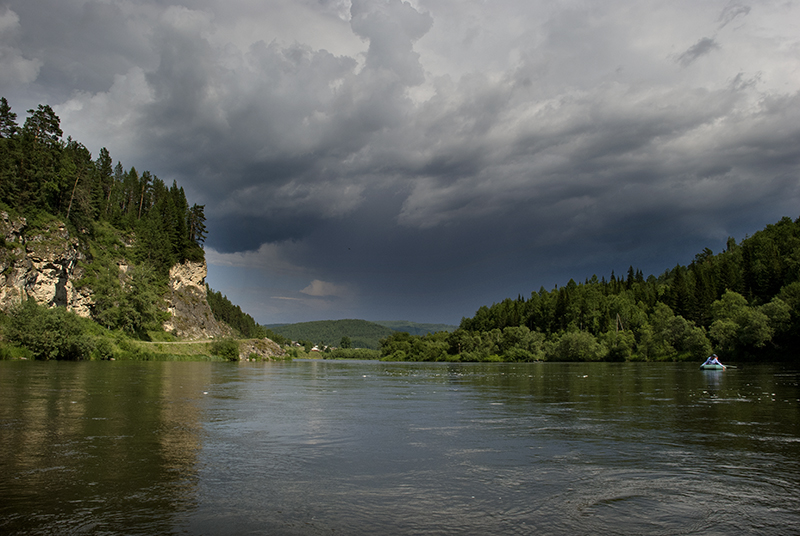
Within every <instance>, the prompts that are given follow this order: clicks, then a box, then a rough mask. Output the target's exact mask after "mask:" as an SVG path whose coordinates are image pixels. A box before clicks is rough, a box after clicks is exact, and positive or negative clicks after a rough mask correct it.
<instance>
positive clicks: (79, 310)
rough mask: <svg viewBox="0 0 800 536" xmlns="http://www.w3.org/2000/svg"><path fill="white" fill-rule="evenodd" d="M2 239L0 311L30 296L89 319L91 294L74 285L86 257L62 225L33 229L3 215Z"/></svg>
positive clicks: (0, 247) (53, 224)
mask: <svg viewBox="0 0 800 536" xmlns="http://www.w3.org/2000/svg"><path fill="white" fill-rule="evenodd" d="M0 240H2V244H0V309H2V310H4V311H8V310H9V309H10V308H11V307H13V306H14V305H16V304H18V303H20V302H21V301H23V300H26V299H28V298H29V297H30V298H33V299H35V300H36V301H37V302H38V303H40V304H42V305H46V306H48V307H55V306H61V307H66V308H67V309H68V310H70V311H73V312H75V313H76V314H78V315H80V316H83V317H88V316H89V313H90V307H91V305H92V298H91V295H90V294H89V293H88V291H87V290H85V289H78V288H76V287H75V285H74V281H75V280H77V279H79V278H80V276H81V275H82V274H81V272H80V269H79V267H78V262H79V261H81V260H82V259H83V254H82V253H81V251H80V250H79V248H78V241H77V240H75V239H71V238H70V236H69V232H68V231H67V229H66V227H65V226H64V225H63V224H61V223H58V222H52V223H50V224H49V225H48V226H47V227H45V228H43V229H37V230H31V229H29V227H28V222H27V221H26V220H25V218H11V217H9V215H8V213H6V212H0Z"/></svg>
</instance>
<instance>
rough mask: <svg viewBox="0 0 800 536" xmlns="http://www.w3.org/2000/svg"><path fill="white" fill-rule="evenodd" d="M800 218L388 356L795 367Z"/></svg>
mask: <svg viewBox="0 0 800 536" xmlns="http://www.w3.org/2000/svg"><path fill="white" fill-rule="evenodd" d="M798 343H800V218H799V219H797V220H794V221H793V220H792V219H790V218H788V217H785V218H783V219H781V220H780V221H778V222H777V223H775V224H771V225H768V226H766V228H765V229H763V230H761V231H758V232H756V233H755V234H754V235H753V236H751V237H746V238H745V239H743V240H742V241H741V242H740V243H737V242H736V241H735V240H734V239H733V238H729V239H728V241H727V245H726V248H725V250H724V251H722V252H720V253H718V254H714V253H713V251H711V250H710V249H708V248H706V249H705V250H704V251H702V252H701V253H699V254H697V255H696V256H695V258H694V260H693V261H692V262H691V263H690V264H689V265H688V266H682V265H677V266H675V267H674V268H672V269H671V270H667V271H665V272H664V273H663V274H661V275H660V276H658V277H656V276H653V275H650V276H648V277H647V278H645V277H644V274H643V273H642V271H641V270H635V269H634V268H633V267H630V268H629V269H628V272H627V274H626V276H625V277H617V276H616V275H615V274H614V273H613V272H612V273H611V276H610V278H609V279H608V280H606V279H605V277H603V278H601V279H598V278H597V276H596V275H595V276H592V277H591V278H587V279H586V280H585V281H584V282H582V283H576V282H575V281H574V280H570V281H569V282H568V283H567V284H566V285H565V286H563V287H555V288H554V289H552V290H549V291H548V290H545V289H544V287H541V288H540V289H539V291H538V292H532V293H531V295H530V297H529V298H527V299H526V298H524V297H522V296H518V297H517V298H516V299H511V298H509V299H505V300H503V301H502V302H500V303H495V304H493V305H491V306H483V307H480V308H479V309H478V311H476V313H475V315H474V316H473V317H471V318H463V319H462V320H461V323H460V325H459V328H458V329H457V330H456V331H454V332H452V333H436V334H430V335H427V336H424V337H414V336H411V335H408V334H403V333H396V334H394V335H392V336H390V337H387V338H385V339H383V340H382V341H381V356H382V358H384V359H397V360H409V359H412V360H465V361H491V360H498V361H533V360H558V361H597V360H605V361H657V360H686V359H702V358H704V357H705V356H707V355H708V354H710V353H711V352H712V351H713V352H717V353H718V354H719V355H720V356H722V357H723V359H729V360H734V361H747V360H766V359H778V360H797V359H798V358H797V357H796V353H795V352H794V349H795V348H796V347H797V344H798Z"/></svg>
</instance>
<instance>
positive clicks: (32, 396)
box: [0, 361, 800, 536]
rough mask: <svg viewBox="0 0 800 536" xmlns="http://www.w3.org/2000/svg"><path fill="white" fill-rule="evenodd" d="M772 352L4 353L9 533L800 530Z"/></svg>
mask: <svg viewBox="0 0 800 536" xmlns="http://www.w3.org/2000/svg"><path fill="white" fill-rule="evenodd" d="M798 383H800V374H799V373H798V370H797V369H796V368H787V367H784V366H780V365H752V366H744V367H742V368H739V369H736V370H726V371H700V370H698V367H697V365H696V364H660V363H659V364H656V363H641V364H630V363H629V364H610V363H592V364H566V363H531V364H440V363H382V362H358V361H350V362H347V361H294V362H288V363H240V364H236V363H186V362H167V363H153V362H146V363H140V362H119V361H117V362H84V363H64V362H60V363H56V362H45V363H42V362H0V533H4V534H31V535H34V534H36V535H38V534H48V535H49V534H148V535H150V534H175V535H178V534H188V535H207V536H215V535H223V534H259V535H261V534H271V535H284V534H286V535H295V534H296V535H309V534H310V535H315V534H347V535H362V534H364V535H366V534H382V535H387V534H414V535H428V534H437V535H441V534H536V535H548V534H554V535H555V534H587V535H588V534H656V535H657V534H663V535H682V534H686V535H688V534H692V535H715V534H719V535H723V534H724V535H727V534H757V535H758V534H775V535H778V534H797V533H800V387H798Z"/></svg>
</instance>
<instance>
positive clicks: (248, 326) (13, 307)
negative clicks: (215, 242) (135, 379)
mask: <svg viewBox="0 0 800 536" xmlns="http://www.w3.org/2000/svg"><path fill="white" fill-rule="evenodd" d="M63 136H64V133H63V131H62V130H61V121H60V119H59V118H58V116H57V115H56V114H55V113H54V111H53V109H52V108H51V107H50V106H47V105H39V106H38V107H37V108H36V109H35V110H28V117H27V118H26V119H25V121H24V123H23V124H22V126H20V124H19V123H18V122H17V114H16V113H15V112H13V111H12V109H11V106H10V105H9V103H8V102H7V100H6V99H5V98H0V227H2V232H0V272H2V276H3V277H2V278H1V279H0V298H1V299H0V308H1V309H2V310H3V313H4V314H0V354H2V355H0V358H2V357H4V356H8V355H20V356H24V355H30V356H33V357H36V358H41V359H86V358H109V357H111V356H119V355H122V354H125V353H126V352H127V353H130V352H129V351H128V350H129V348H130V345H129V344H128V343H127V342H126V341H128V340H129V339H128V338H130V339H145V340H148V339H150V338H151V337H158V338H159V340H163V339H164V338H169V337H170V336H171V335H170V334H166V333H165V332H164V322H165V321H167V320H169V319H170V315H169V313H168V312H167V310H168V308H169V307H173V309H174V306H175V304H176V303H177V302H178V301H180V300H183V301H180V303H181V304H182V307H184V308H186V307H188V308H190V309H191V308H194V309H195V310H196V311H199V310H200V309H202V307H204V306H205V305H206V303H205V302H206V301H207V300H206V296H205V295H204V294H205V293H203V292H202V290H201V291H200V295H199V296H197V297H196V299H195V298H194V297H193V298H192V300H189V302H186V301H185V300H184V298H186V296H188V294H187V292H189V291H188V290H185V289H184V290H181V291H180V292H173V291H171V290H170V287H169V281H170V269H171V268H173V267H174V266H175V265H177V264H179V263H184V262H186V261H191V262H190V263H187V266H188V265H189V264H196V265H197V266H198V268H197V270H195V272H196V273H199V274H200V275H201V277H202V276H203V274H204V270H205V266H204V262H205V259H204V252H203V248H202V243H203V241H204V240H205V236H206V226H205V215H204V207H203V206H202V205H197V204H194V205H192V206H190V205H189V203H188V201H187V198H186V195H185V193H184V190H183V188H181V187H179V186H178V185H177V184H176V183H175V182H173V183H172V184H171V185H168V184H166V183H164V181H162V180H161V179H159V178H158V177H157V176H156V175H154V174H152V173H150V172H149V171H143V172H139V171H137V169H136V168H134V167H131V168H127V169H126V168H124V167H123V166H122V164H121V163H120V162H117V163H116V164H114V161H113V160H112V158H111V155H110V154H109V151H108V150H106V149H105V148H102V149H100V151H99V154H98V155H97V157H96V158H95V157H93V156H92V154H91V153H90V152H89V150H88V149H87V148H86V147H85V146H84V145H82V144H81V143H80V142H78V141H76V140H73V139H72V138H71V137H67V139H66V140H65V139H63ZM195 272H192V273H195ZM187 273H188V272H187ZM184 283H186V282H185V281H184ZM208 294H211V295H212V298H220V299H217V300H212V301H214V305H215V306H216V307H215V308H214V310H213V311H212V312H213V313H214V315H215V316H217V314H218V313H219V316H224V317H225V319H224V320H223V321H226V320H227V321H231V323H233V324H234V325H233V328H234V330H235V331H237V332H238V334H239V335H242V336H245V337H248V336H252V337H257V336H260V335H263V333H264V330H259V329H258V328H259V326H257V325H255V324H254V322H253V321H252V318H250V317H249V315H246V314H245V313H243V312H242V311H241V310H240V309H238V307H233V306H232V305H231V304H230V302H227V300H226V299H221V298H222V297H220V296H217V295H216V294H215V293H213V291H211V290H210V289H209V290H208ZM26 298H27V301H26ZM21 301H22V303H23V304H24V307H20V302H21ZM201 302H202V303H201ZM54 306H59V307H54ZM67 309H68V311H67ZM196 311H195V312H196ZM73 313H74V314H73ZM187 314H188V315H189V316H188V317H186V318H193V317H192V316H191V314H192V311H188V313H187ZM198 314H200V316H202V317H203V318H206V317H205V316H204V315H205V313H204V312H203V311H201V312H200V313H198ZM80 317H82V318H80ZM87 317H88V318H87ZM175 318H178V317H176V316H175V313H173V317H172V320H174V319H175ZM186 318H183V317H180V318H179V321H180V322H182V324H181V326H182V327H187V326H184V325H183V324H185V323H186V322H190V320H186ZM90 320H93V321H94V324H93V323H92V322H91V321H90ZM200 329H201V330H202V331H203V332H204V333H205V332H214V333H215V334H217V332H219V333H224V332H227V330H226V328H223V327H222V326H220V325H219V324H214V323H212V322H208V323H204V324H203V325H202V327H201V328H200ZM179 331H180V330H178V328H174V333H178V332H179Z"/></svg>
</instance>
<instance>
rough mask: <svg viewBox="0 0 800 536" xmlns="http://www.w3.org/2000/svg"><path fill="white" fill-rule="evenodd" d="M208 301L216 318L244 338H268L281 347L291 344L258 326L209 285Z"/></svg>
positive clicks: (282, 337)
mask: <svg viewBox="0 0 800 536" xmlns="http://www.w3.org/2000/svg"><path fill="white" fill-rule="evenodd" d="M206 300H207V301H208V305H209V306H210V307H211V312H212V313H213V315H214V318H215V319H216V320H218V321H220V322H225V323H226V324H228V325H229V326H230V327H232V328H233V329H234V331H236V333H237V334H238V335H239V336H240V337H242V338H245V339H263V338H268V339H271V340H273V341H275V342H276V343H278V344H280V345H284V344H287V343H289V342H291V341H290V340H289V339H287V338H286V337H284V336H282V335H280V334H278V333H275V332H273V331H272V330H270V329H267V328H266V327H264V326H262V325H261V324H258V323H257V322H256V321H255V320H254V319H253V317H252V316H250V315H249V314H247V313H245V312H244V311H242V308H241V307H239V306H238V305H234V304H233V303H232V302H231V301H230V300H229V299H228V297H227V296H225V295H224V294H222V293H221V292H219V291H215V290H213V289H212V288H211V287H209V286H208V285H206Z"/></svg>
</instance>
